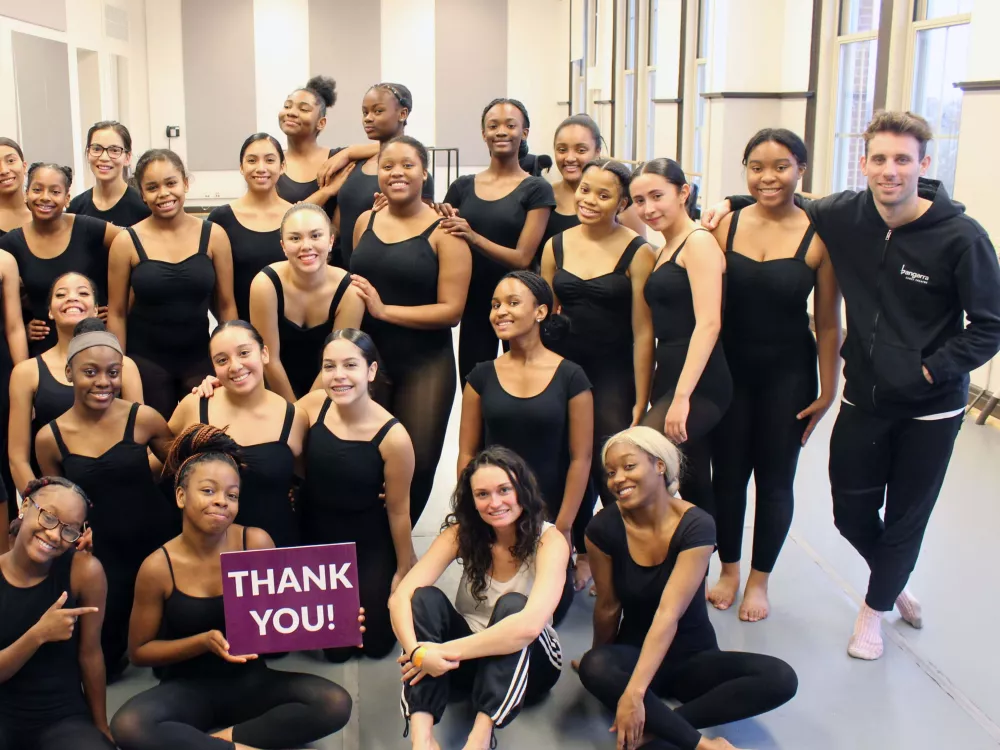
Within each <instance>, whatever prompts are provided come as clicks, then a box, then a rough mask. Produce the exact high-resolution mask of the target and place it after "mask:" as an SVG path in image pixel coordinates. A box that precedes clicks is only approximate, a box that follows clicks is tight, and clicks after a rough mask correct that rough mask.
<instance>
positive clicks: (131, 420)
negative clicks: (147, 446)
mask: <svg viewBox="0 0 1000 750" xmlns="http://www.w3.org/2000/svg"><path fill="white" fill-rule="evenodd" d="M138 413H139V404H132V408H130V409H129V410H128V421H127V422H125V435H124V438H123V439H124V440H125V442H126V443H134V442H135V417H136V415H137V414H138Z"/></svg>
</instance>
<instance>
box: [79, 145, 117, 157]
mask: <svg viewBox="0 0 1000 750" xmlns="http://www.w3.org/2000/svg"><path fill="white" fill-rule="evenodd" d="M87 151H89V152H90V155H91V156H93V157H95V158H97V159H100V158H101V154H103V153H104V152H105V151H107V152H108V156H110V157H111V158H112V159H117V158H118V157H119V156H121V155H122V154H124V153H125V149H124V148H122V147H121V146H102V145H101V144H100V143H91V144H90V148H88V149H87Z"/></svg>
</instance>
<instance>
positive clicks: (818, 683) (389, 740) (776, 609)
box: [108, 403, 1000, 750]
mask: <svg viewBox="0 0 1000 750" xmlns="http://www.w3.org/2000/svg"><path fill="white" fill-rule="evenodd" d="M834 417H835V415H834V414H832V413H831V414H829V415H828V416H827V418H826V419H825V420H824V422H823V423H822V424H821V426H820V427H819V428H818V429H817V431H816V434H815V435H814V436H813V438H812V441H811V443H810V445H809V446H808V447H807V448H806V450H805V451H804V453H803V455H802V459H801V462H800V465H799V473H798V481H797V483H796V489H797V493H796V499H797V508H796V512H795V521H794V523H793V526H792V534H791V537H790V539H789V541H788V542H787V543H786V545H785V547H784V550H783V552H782V555H781V558H780V560H779V562H778V567H777V569H776V571H775V574H774V576H773V578H772V587H771V617H770V618H769V619H768V620H766V621H764V622H762V623H757V624H753V625H750V624H746V623H741V622H740V621H739V619H738V617H737V613H736V607H734V608H733V609H731V610H730V611H728V612H716V611H715V610H713V609H712V608H711V607H710V608H709V609H710V611H711V616H712V621H713V623H714V625H715V627H716V629H717V631H718V635H719V642H720V645H721V646H722V648H725V649H731V650H748V651H759V652H764V653H770V654H774V655H776V656H780V657H781V658H783V659H785V660H786V661H787V662H789V663H790V664H791V665H792V666H793V667H794V668H795V669H796V671H797V672H798V675H799V693H798V695H797V696H796V698H795V699H794V700H793V701H792V702H791V703H789V704H787V705H786V706H784V707H782V708H780V709H779V710H777V711H775V712H773V713H771V714H768V715H766V716H764V717H762V718H760V719H757V720H750V721H745V722H740V723H738V724H733V725H729V726H725V727H722V728H721V729H720V730H719V734H721V735H722V736H724V737H726V738H727V739H728V740H729V741H730V742H732V743H733V744H734V745H736V746H737V747H739V748H749V749H752V750H771V749H774V748H781V749H782V750H869V749H872V750H874V749H875V748H879V749H881V748H888V749H889V750H895V749H897V748H898V749H899V750H903V749H904V748H905V749H906V750H945V749H948V750H950V749H951V748H963V750H988V749H990V748H997V747H998V746H1000V678H998V677H997V675H1000V648H998V645H997V640H994V639H995V637H996V636H995V635H994V636H990V635H989V634H990V633H996V632H997V631H996V627H997V623H998V622H1000V597H998V593H1000V585H998V583H997V580H998V577H997V573H996V569H995V564H994V557H993V553H992V552H990V550H994V551H995V550H996V545H997V540H998V539H1000V502H998V501H1000V488H998V487H1000V481H998V480H1000V475H998V473H997V464H994V463H993V461H997V460H998V459H1000V428H998V426H997V425H996V424H994V425H992V426H991V425H987V426H983V427H979V426H977V425H976V424H975V423H974V420H973V419H971V418H970V419H968V420H967V421H966V424H965V426H964V427H963V429H962V432H961V434H960V435H959V438H958V443H957V446H956V450H955V456H954V458H953V460H952V463H951V470H950V472H949V474H948V479H947V481H946V483H945V487H944V491H943V493H942V496H941V498H940V501H939V503H938V506H937V510H936V511H935V514H934V516H933V517H932V519H931V524H930V527H929V529H928V532H927V536H926V538H925V541H924V547H923V554H922V556H921V559H920V562H919V563H918V566H917V569H916V572H915V573H914V575H913V578H912V580H911V587H912V590H913V592H914V594H915V595H916V596H917V597H919V598H920V600H921V602H922V603H923V605H924V621H925V623H926V624H925V626H924V629H923V630H922V631H915V630H913V629H911V628H910V627H909V626H907V625H906V624H905V623H902V622H901V621H900V620H899V618H898V615H896V614H892V615H890V616H889V617H888V618H887V621H886V624H885V628H884V630H885V633H886V648H885V655H884V656H883V657H882V659H881V660H879V661H877V662H860V661H855V660H854V659H851V658H850V657H848V656H847V653H846V647H847V640H848V638H849V636H850V633H851V627H852V624H853V622H854V618H855V615H856V613H857V606H858V602H859V601H860V597H859V592H863V591H864V589H865V583H866V581H867V571H866V569H865V566H864V564H863V563H862V562H861V560H860V559H859V558H858V557H857V555H856V554H855V553H854V551H853V549H852V548H851V547H850V546H849V545H848V544H847V543H846V542H844V541H843V540H842V539H841V538H840V535H839V534H838V533H837V531H836V529H835V528H834V526H833V519H832V514H831V508H830V494H829V483H828V481H827V473H826V461H827V446H828V444H829V435H830V430H831V428H832V426H833V420H834ZM449 430H450V432H449V436H448V441H447V446H446V449H445V455H444V457H443V458H442V461H441V466H440V469H439V471H438V476H437V483H436V485H435V489H434V493H433V495H432V497H431V501H430V504H429V505H428V507H427V510H426V511H425V512H424V515H423V518H422V519H421V522H420V523H419V524H418V526H417V528H416V531H415V537H416V542H417V551H418V553H419V552H422V551H423V550H425V549H426V548H427V546H428V545H429V544H430V541H431V539H432V538H433V536H434V535H435V534H436V533H437V530H438V527H439V526H440V522H441V520H442V519H443V518H444V515H445V512H446V508H447V505H448V500H449V491H450V489H451V485H452V483H453V482H454V476H455V474H454V466H455V460H456V456H457V432H458V404H457V403H456V407H455V410H454V411H453V412H452V424H451V425H450V427H449ZM751 524H752V514H749V513H748V533H747V535H746V540H745V550H746V553H745V557H746V558H748V557H749V544H750V533H749V527H750V525H751ZM710 576H711V580H713V581H714V580H715V578H716V576H717V561H713V566H712V571H711V574H710ZM457 582H458V573H457V570H456V569H455V567H454V566H453V568H452V569H450V570H449V571H448V574H447V577H446V580H445V581H444V582H443V583H444V587H445V589H446V590H447V591H449V592H451V591H453V590H454V589H455V587H456V585H457ZM592 606H593V599H592V598H590V597H588V596H587V595H586V594H585V593H584V594H578V595H577V599H576V601H575V602H574V604H573V608H572V610H571V611H570V614H569V616H568V617H567V620H566V622H565V623H564V624H563V625H562V626H561V627H560V631H559V632H560V637H561V639H562V644H563V653H564V654H565V655H566V658H567V661H568V660H569V659H573V658H579V656H580V655H582V654H583V653H584V651H585V650H586V649H587V648H588V647H589V645H590V638H591V628H590V618H591V609H592ZM274 666H275V667H276V668H279V669H296V670H305V671H310V672H316V673H317V674H322V675H324V676H327V677H329V678H330V679H333V680H335V681H337V682H339V683H340V684H341V685H343V686H344V687H346V688H347V689H348V690H349V691H350V692H351V695H352V696H353V697H354V712H353V715H352V717H351V722H350V723H349V724H348V726H347V727H346V728H345V730H344V731H342V732H341V733H340V734H338V735H336V736H334V737H331V738H328V739H326V740H324V741H323V742H320V743H318V744H316V745H315V746H314V747H316V748H322V750H356V749H359V748H362V749H363V750H382V749H383V748H386V749H388V748H404V747H408V746H409V741H408V740H404V739H403V738H402V731H403V720H402V718H401V717H400V713H399V670H398V668H397V666H396V664H395V661H394V660H393V659H391V658H388V659H386V660H384V661H382V662H375V661H370V660H362V661H357V660H356V661H353V662H351V663H349V664H346V665H338V666H333V665H329V664H326V663H323V662H320V661H319V660H317V659H316V658H314V657H313V656H312V655H310V654H294V655H292V656H290V657H287V658H285V659H282V660H281V661H278V662H275V663H274ZM152 684H153V680H152V677H151V675H150V674H149V671H148V670H137V669H134V668H130V669H129V670H128V672H127V673H126V675H125V677H124V678H123V679H122V680H121V681H120V682H118V683H117V684H115V685H113V686H112V687H111V688H110V689H109V696H108V709H109V711H110V712H114V711H115V710H116V709H117V708H118V707H119V706H120V705H121V704H122V703H123V702H124V701H125V700H126V699H127V698H128V697H130V696H131V695H132V694H134V693H135V692H137V691H139V690H142V689H145V688H146V687H149V686H151V685H152ZM471 722H472V715H471V711H470V710H469V708H468V705H467V704H465V705H463V704H461V703H459V704H455V705H453V706H451V707H450V708H449V711H448V713H447V714H446V716H445V718H444V720H443V721H442V723H441V725H440V726H439V728H438V740H439V742H440V743H441V746H442V748H444V750H451V749H452V748H455V749H456V750H457V749H459V748H461V747H462V745H463V741H464V738H465V733H466V732H467V731H468V728H469V727H470V726H471ZM610 724H611V716H610V715H608V714H606V713H605V712H604V711H603V709H602V708H601V707H600V706H599V704H598V703H597V701H596V700H594V699H593V698H591V697H590V696H589V695H588V694H587V693H586V691H584V689H583V687H582V686H581V685H580V682H579V680H578V679H577V677H576V675H575V673H574V672H573V671H572V670H571V669H570V667H569V664H568V663H567V665H566V666H565V668H564V672H563V676H562V678H561V679H560V681H559V683H558V684H557V686H556V688H555V690H554V691H553V693H552V694H551V695H550V696H549V697H548V698H547V699H546V700H545V701H543V702H542V703H540V704H539V705H536V706H532V707H529V708H526V709H525V710H524V711H523V712H522V714H521V715H520V717H519V718H518V719H517V720H516V721H515V722H514V723H513V724H512V725H511V726H510V727H509V728H506V729H504V730H502V731H500V732H499V733H498V735H497V736H498V740H499V747H500V748H510V749H517V750H526V749H532V750H533V749H534V748H574V749H575V748H581V749H586V748H605V749H609V748H613V747H614V740H613V737H612V735H610V734H609V733H608V727H609V726H610Z"/></svg>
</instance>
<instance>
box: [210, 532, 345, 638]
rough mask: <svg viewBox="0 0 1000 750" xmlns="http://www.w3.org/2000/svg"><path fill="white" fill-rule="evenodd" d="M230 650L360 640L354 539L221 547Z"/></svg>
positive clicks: (223, 588) (223, 590)
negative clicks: (233, 548) (232, 549)
mask: <svg viewBox="0 0 1000 750" xmlns="http://www.w3.org/2000/svg"><path fill="white" fill-rule="evenodd" d="M222 593H223V601H224V603H225V607H226V640H227V641H229V652H230V653H231V654H234V655H241V654H271V653H275V652H280V651H308V650H311V649H317V648H339V647H341V646H360V645H361V625H360V623H359V622H358V609H359V607H360V600H359V596H358V558H357V552H356V550H355V548H354V543H353V542H348V543H346V544H320V545H316V546H311V547H284V548H282V549H255V550H246V551H243V552H225V553H223V555H222Z"/></svg>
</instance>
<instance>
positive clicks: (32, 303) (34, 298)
mask: <svg viewBox="0 0 1000 750" xmlns="http://www.w3.org/2000/svg"><path fill="white" fill-rule="evenodd" d="M107 226H108V224H107V222H106V221H101V220H100V219H95V218H93V217H91V216H76V217H75V218H74V219H73V227H72V229H71V230H70V235H69V242H68V243H67V245H66V249H65V250H63V251H62V252H61V253H60V254H59V255H57V256H55V257H54V258H39V257H38V256H37V255H35V254H34V253H33V252H31V248H29V247H28V242H27V239H26V238H25V236H24V229H23V228H20V227H18V228H17V229H14V230H12V231H10V232H8V233H7V234H6V235H4V237H3V239H0V249H4V250H6V251H7V252H9V253H10V254H11V255H13V256H14V259H15V260H16V261H17V268H18V273H19V274H20V275H21V282H22V283H23V284H24V294H25V297H26V299H27V305H25V308H24V315H25V320H26V321H27V320H31V319H35V320H44V321H48V320H49V291H50V290H51V289H52V284H53V283H54V282H55V280H56V279H57V278H59V277H60V276H62V275H63V274H64V273H68V272H70V271H76V272H77V273H82V274H83V275H84V276H88V277H89V278H90V279H91V280H93V282H94V284H95V285H96V286H97V290H96V291H97V299H96V300H95V303H96V304H98V305H106V304H108V250H107V248H105V247H104V234H105V232H106V231H107ZM56 338H57V334H56V327H55V325H53V324H52V323H51V321H49V335H48V336H46V337H45V338H44V339H42V340H41V341H28V354H29V355H30V356H32V357H34V356H36V355H38V354H41V353H42V352H44V351H47V350H48V349H51V348H52V347H53V346H54V345H55V343H56Z"/></svg>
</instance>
